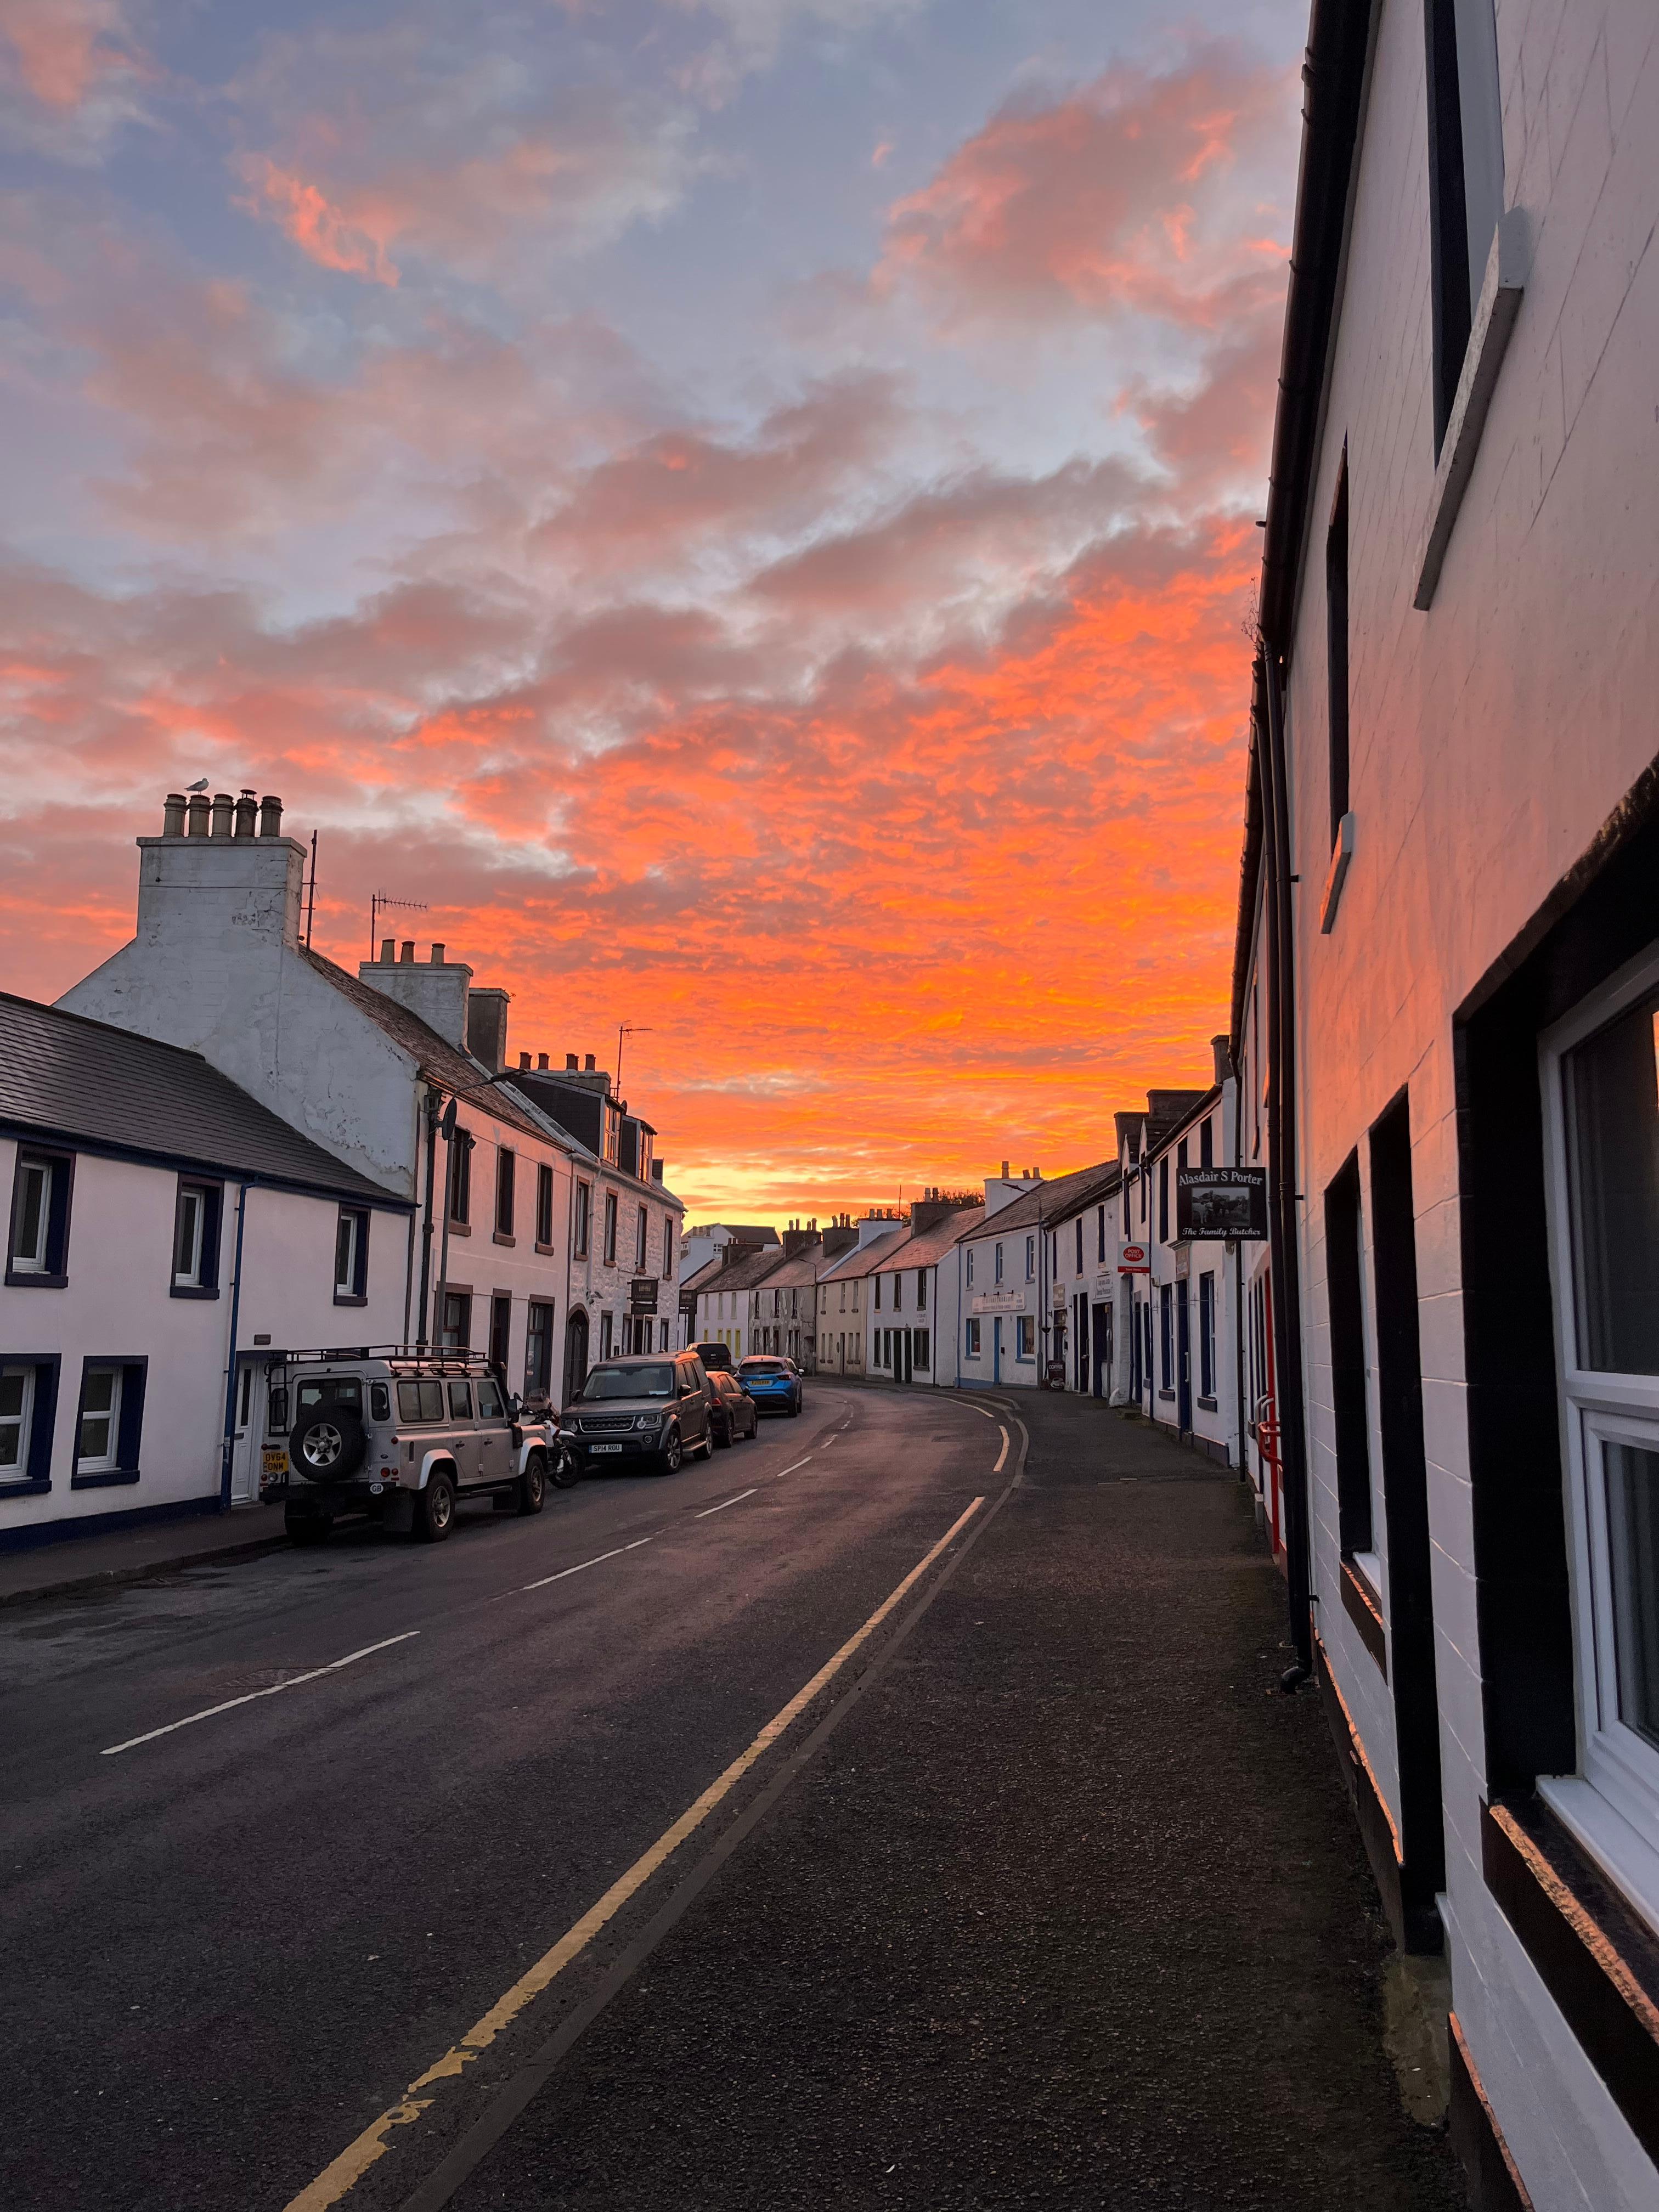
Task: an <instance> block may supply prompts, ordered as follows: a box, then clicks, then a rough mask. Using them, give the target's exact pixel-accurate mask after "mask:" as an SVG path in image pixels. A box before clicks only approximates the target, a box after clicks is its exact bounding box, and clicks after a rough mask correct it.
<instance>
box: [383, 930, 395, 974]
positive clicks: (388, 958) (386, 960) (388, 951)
mask: <svg viewBox="0 0 1659 2212" xmlns="http://www.w3.org/2000/svg"><path fill="white" fill-rule="evenodd" d="M397 957H398V940H397V939H396V938H395V937H383V938H382V939H380V965H381V966H382V967H383V968H390V967H391V966H392V963H393V962H394V961H395V960H396V959H397Z"/></svg>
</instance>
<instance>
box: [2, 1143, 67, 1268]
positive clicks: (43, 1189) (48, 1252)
mask: <svg viewBox="0 0 1659 2212" xmlns="http://www.w3.org/2000/svg"><path fill="white" fill-rule="evenodd" d="M57 1174H58V1163H57V1161H56V1160H42V1159H34V1158H31V1157H30V1156H29V1154H28V1153H27V1152H24V1153H23V1156H22V1158H21V1159H20V1160H19V1161H18V1163H17V1199H16V1203H15V1207H14V1210H13V1213H12V1234H13V1235H14V1236H15V1235H16V1234H17V1232H18V1230H19V1228H20V1227H21V1223H22V1219H23V1180H24V1177H25V1176H32V1175H38V1176H40V1217H39V1219H40V1228H39V1233H38V1241H37V1243H36V1244H35V1248H34V1249H33V1251H32V1252H26V1251H24V1249H23V1248H22V1246H21V1244H20V1245H16V1246H15V1247H14V1248H13V1249H12V1251H11V1252H10V1253H9V1255H8V1257H7V1265H8V1267H9V1269H10V1272H11V1273H13V1274H14V1275H48V1274H50V1273H52V1184H53V1182H54V1180H55V1178H56V1176H57Z"/></svg>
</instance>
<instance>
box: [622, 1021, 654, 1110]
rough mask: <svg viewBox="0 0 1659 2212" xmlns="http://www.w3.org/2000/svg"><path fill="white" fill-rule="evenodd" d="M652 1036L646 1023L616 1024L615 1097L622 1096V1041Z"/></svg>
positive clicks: (650, 1029)
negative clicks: (629, 1038)
mask: <svg viewBox="0 0 1659 2212" xmlns="http://www.w3.org/2000/svg"><path fill="white" fill-rule="evenodd" d="M652 1035H653V1030H652V1028H651V1025H650V1024H649V1023H648V1022H618V1023H617V1077H616V1081H617V1097H618V1098H620V1097H622V1095H623V1087H622V1063H623V1038H624V1037H631V1036H652Z"/></svg>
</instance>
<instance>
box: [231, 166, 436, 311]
mask: <svg viewBox="0 0 1659 2212" xmlns="http://www.w3.org/2000/svg"><path fill="white" fill-rule="evenodd" d="M243 174H244V176H245V177H246V179H247V181H248V183H249V184H250V185H252V188H253V191H254V192H255V193H256V195H257V196H258V197H257V198H255V199H253V200H244V201H242V202H241V203H240V204H241V205H242V206H243V207H245V208H246V209H248V210H249V211H250V212H251V213H254V214H258V212H260V211H261V205H260V204H261V203H263V205H264V210H266V211H268V212H269V213H270V215H271V216H272V217H273V218H274V220H275V221H276V224H277V226H278V228H280V229H281V230H282V231H283V234H284V235H285V236H286V237H288V238H290V239H292V240H293V241H294V243H295V246H298V247H299V249H300V251H301V253H304V254H306V255H307V256H308V257H309V258H311V259H312V260H313V261H314V262H315V263H316V264H317V265H318V267H319V268H320V269H336V270H341V271H342V272H343V273H344V274H345V275H347V276H367V277H369V278H370V279H371V280H372V281H373V282H374V283H376V284H395V283H397V282H398V269H397V264H396V263H395V262H394V261H393V260H392V258H391V256H390V255H389V254H388V253H387V252H386V240H385V239H384V238H377V237H375V236H374V234H373V233H372V232H371V231H370V230H369V228H368V227H367V219H366V218H365V217H364V216H361V215H360V216H356V217H353V216H348V215H347V214H345V213H344V211H343V210H342V209H340V208H337V207H333V206H331V205H330V204H329V202H328V201H327V199H325V197H324V196H323V193H322V192H321V191H319V188H318V187H317V186H316V185H308V184H307V183H306V182H305V180H304V179H302V178H300V177H296V176H294V175H293V174H291V173H289V171H288V170H286V169H279V168H278V167H276V163H275V162H274V161H267V160H266V159H265V158H264V156H263V155H258V156H254V157H251V158H250V159H249V160H248V161H246V163H245V164H244V166H243Z"/></svg>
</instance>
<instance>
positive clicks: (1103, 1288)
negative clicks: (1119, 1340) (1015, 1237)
mask: <svg viewBox="0 0 1659 2212" xmlns="http://www.w3.org/2000/svg"><path fill="white" fill-rule="evenodd" d="M1122 1179H1123V1174H1122V1169H1121V1166H1120V1165H1119V1164H1118V1162H1117V1161H1115V1160H1114V1161H1113V1162H1112V1163H1111V1164H1110V1165H1109V1166H1108V1167H1106V1168H1105V1169H1103V1170H1102V1172H1101V1174H1100V1176H1099V1177H1098V1178H1097V1181H1096V1182H1093V1183H1086V1184H1083V1185H1081V1186H1079V1187H1076V1188H1073V1190H1072V1192H1071V1194H1070V1195H1069V1196H1067V1197H1066V1198H1064V1199H1062V1200H1060V1205H1059V1208H1058V1211H1057V1212H1052V1213H1050V1214H1049V1216H1048V1321H1049V1335H1048V1352H1049V1358H1051V1359H1058V1360H1059V1361H1060V1362H1061V1364H1062V1365H1063V1367H1064V1370H1065V1380H1064V1387H1065V1388H1066V1389H1068V1390H1079V1391H1082V1392H1085V1393H1086V1394H1087V1395H1089V1396H1091V1397H1095V1398H1109V1397H1110V1396H1111V1395H1112V1380H1113V1368H1114V1359H1115V1352H1116V1337H1117V1329H1116V1320H1117V1310H1116V1300H1117V1268H1118V1244H1119V1235H1118V1215H1119V1207H1120V1196H1119V1193H1120V1190H1121V1184H1122Z"/></svg>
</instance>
